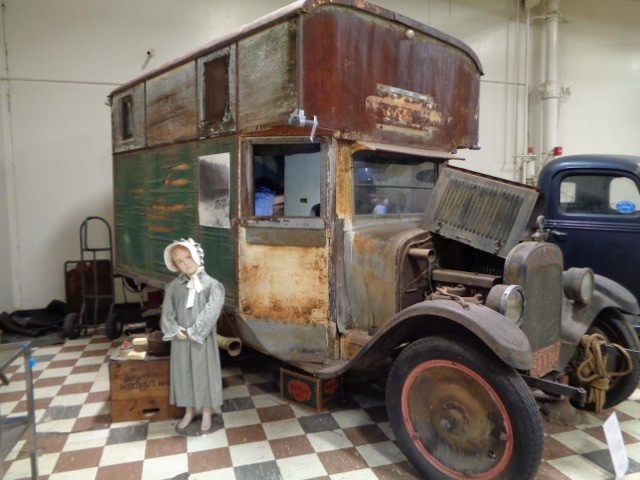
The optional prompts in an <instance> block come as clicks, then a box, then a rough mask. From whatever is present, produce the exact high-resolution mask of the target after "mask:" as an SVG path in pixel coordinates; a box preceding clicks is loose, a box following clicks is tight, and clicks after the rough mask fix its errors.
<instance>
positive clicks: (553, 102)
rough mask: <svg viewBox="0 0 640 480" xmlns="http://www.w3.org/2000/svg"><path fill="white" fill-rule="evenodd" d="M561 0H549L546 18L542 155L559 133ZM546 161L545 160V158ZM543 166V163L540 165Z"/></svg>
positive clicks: (544, 155)
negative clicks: (559, 29)
mask: <svg viewBox="0 0 640 480" xmlns="http://www.w3.org/2000/svg"><path fill="white" fill-rule="evenodd" d="M559 9H560V0H547V9H546V14H545V19H544V33H545V80H544V83H543V84H542V85H541V86H540V94H541V97H542V152H541V153H542V157H543V159H544V158H545V157H547V153H548V152H551V151H552V150H553V147H555V146H556V145H557V144H558V143H557V135H558V109H559V104H560V87H559V86H558V25H559V23H560V13H559ZM543 161H544V160H543ZM540 167H542V165H540Z"/></svg>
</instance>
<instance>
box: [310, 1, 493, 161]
mask: <svg viewBox="0 0 640 480" xmlns="http://www.w3.org/2000/svg"><path fill="white" fill-rule="evenodd" d="M344 8H345V7H344V6H340V5H325V6H323V7H322V8H318V9H316V10H314V11H312V12H310V13H309V14H308V15H305V16H304V17H302V19H301V21H302V27H301V29H302V32H303V38H302V48H301V51H302V52H303V53H302V55H303V58H302V65H301V70H300V71H301V75H302V76H303V78H302V79H301V80H300V83H301V87H300V88H301V89H302V92H301V95H302V102H301V103H302V104H303V105H304V108H305V110H306V113H307V115H308V116H309V115H317V117H318V119H319V122H320V125H323V124H324V125H331V126H332V127H333V128H335V129H337V130H340V131H341V133H343V134H345V135H355V136H356V137H358V138H365V139H370V140H375V141H381V142H386V143H398V144H404V145H415V146H421V147H423V148H432V149H436V150H444V151H451V150H454V149H456V148H458V147H471V146H473V145H475V144H477V143H478V95H479V91H480V75H481V73H482V72H481V70H480V67H479V64H478V62H477V59H476V58H475V57H474V56H471V55H470V54H469V52H468V51H467V50H462V49H460V48H459V45H456V44H454V43H451V42H448V41H446V39H444V38H443V37H442V35H439V36H435V35H434V34H433V33H434V32H433V31H432V30H430V29H428V28H427V27H425V26H421V25H420V24H417V23H415V22H414V23H413V24H411V25H413V27H414V28H411V27H410V26H409V25H408V24H407V23H402V22H396V21H391V19H389V20H387V19H381V18H380V17H376V16H374V15H372V14H370V13H369V12H367V11H361V10H352V11H351V12H350V15H345V14H344V13H345V12H344ZM451 79H455V81H451Z"/></svg>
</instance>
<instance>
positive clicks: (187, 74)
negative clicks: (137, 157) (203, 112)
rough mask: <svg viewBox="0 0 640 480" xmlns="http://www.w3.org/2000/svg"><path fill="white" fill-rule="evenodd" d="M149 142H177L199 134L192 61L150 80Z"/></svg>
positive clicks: (159, 143)
mask: <svg viewBox="0 0 640 480" xmlns="http://www.w3.org/2000/svg"><path fill="white" fill-rule="evenodd" d="M146 90H147V93H146V108H147V118H146V125H147V128H146V130H147V144H148V145H149V146H154V145H162V144H167V143H174V142H177V141H180V140H186V139H190V138H195V137H196V136H197V134H198V130H197V122H198V106H197V103H196V66H195V63H189V64H186V65H183V66H181V67H178V68H176V69H175V70H171V71H169V72H166V73H165V74H163V75H162V76H160V77H157V78H153V79H150V80H149V81H148V82H147V84H146Z"/></svg>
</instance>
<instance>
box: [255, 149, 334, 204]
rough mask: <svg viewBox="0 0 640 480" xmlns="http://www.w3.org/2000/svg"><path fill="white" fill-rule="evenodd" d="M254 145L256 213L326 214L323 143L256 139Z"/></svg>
mask: <svg viewBox="0 0 640 480" xmlns="http://www.w3.org/2000/svg"><path fill="white" fill-rule="evenodd" d="M252 147H253V148H252V150H253V151H252V165H251V169H252V174H253V216H255V217H310V216H320V215H322V214H323V212H322V209H321V208H320V205H321V201H320V184H321V182H320V177H321V175H320V172H321V153H320V144H319V143H308V142H307V143H287V144H279V143H270V144H257V143H254V144H253V146H252Z"/></svg>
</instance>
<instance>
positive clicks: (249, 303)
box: [238, 244, 329, 324]
mask: <svg viewBox="0 0 640 480" xmlns="http://www.w3.org/2000/svg"><path fill="white" fill-rule="evenodd" d="M243 250H244V253H243V254H242V256H241V258H240V270H239V275H238V280H239V283H240V285H242V288H241V295H240V309H241V311H242V312H243V314H245V315H251V316H252V317H254V318H260V319H263V320H274V321H280V322H282V321H284V322H287V323H294V324H300V323H307V324H313V323H322V322H326V321H327V319H328V315H329V312H328V303H329V299H328V264H327V258H326V251H325V249H324V248H318V247H283V246H277V247H274V246H267V245H253V244H252V245H245V248H244V249H243Z"/></svg>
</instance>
